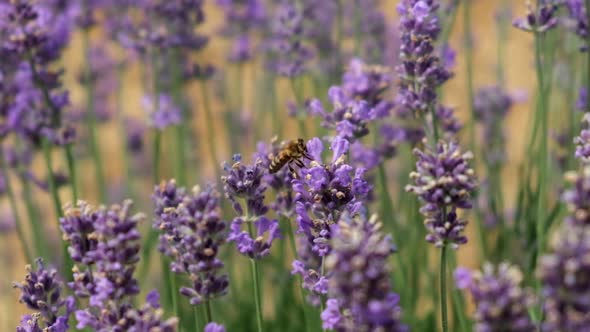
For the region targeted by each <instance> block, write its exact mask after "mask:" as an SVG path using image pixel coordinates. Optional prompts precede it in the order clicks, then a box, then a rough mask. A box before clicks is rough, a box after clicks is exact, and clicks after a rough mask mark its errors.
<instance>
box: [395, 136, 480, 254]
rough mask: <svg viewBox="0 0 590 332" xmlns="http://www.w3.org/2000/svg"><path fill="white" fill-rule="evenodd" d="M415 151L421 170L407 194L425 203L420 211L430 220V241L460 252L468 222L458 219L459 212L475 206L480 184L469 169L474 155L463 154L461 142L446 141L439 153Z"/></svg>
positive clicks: (426, 221)
mask: <svg viewBox="0 0 590 332" xmlns="http://www.w3.org/2000/svg"><path fill="white" fill-rule="evenodd" d="M414 152H415V154H416V156H417V157H418V160H417V161H416V168H417V170H416V171H415V172H412V173H411V174H410V178H412V179H414V185H407V186H406V191H408V192H412V193H415V194H416V195H417V196H418V197H419V198H420V200H421V201H422V202H423V203H424V205H423V206H422V208H421V209H420V212H421V213H422V214H423V215H424V216H425V217H426V219H425V221H424V224H425V226H426V228H427V229H428V232H429V234H428V235H427V236H426V240H427V241H428V242H430V243H433V244H434V245H435V246H437V247H442V246H444V245H446V244H450V245H451V246H452V247H453V248H455V249H457V248H458V247H459V245H461V244H465V243H466V242H467V237H465V235H464V234H463V231H464V229H465V226H466V225H467V221H466V220H462V219H460V218H459V217H458V215H457V209H470V208H471V207H472V202H471V192H472V191H473V190H474V189H475V187H476V185H477V183H476V178H475V174H474V171H473V169H472V168H471V167H470V166H469V160H470V159H472V158H473V155H472V154H471V153H470V152H465V153H462V152H461V150H460V148H459V145H458V144H457V143H454V142H451V143H446V142H444V141H440V142H439V143H438V144H437V146H436V151H432V150H430V149H426V151H424V152H423V151H420V150H418V149H415V150H414Z"/></svg>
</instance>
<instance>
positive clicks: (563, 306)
mask: <svg viewBox="0 0 590 332" xmlns="http://www.w3.org/2000/svg"><path fill="white" fill-rule="evenodd" d="M588 257H590V228H589V227H587V226H586V225H583V226H580V225H568V224H563V226H562V227H561V229H560V230H559V233H558V234H557V236H556V237H555V238H553V242H552V251H551V253H549V254H548V255H545V256H543V257H542V258H541V262H540V265H539V270H538V276H539V278H540V280H541V282H542V285H543V299H544V307H543V310H544V312H545V317H546V319H545V321H544V323H543V326H542V328H543V331H546V332H549V331H577V332H588V331H590V303H589V302H588V298H589V297H590V285H589V284H588V280H589V279H590V262H589V260H588Z"/></svg>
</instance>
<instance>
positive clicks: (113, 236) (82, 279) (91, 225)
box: [60, 201, 143, 308]
mask: <svg viewBox="0 0 590 332" xmlns="http://www.w3.org/2000/svg"><path fill="white" fill-rule="evenodd" d="M131 207H132V203H131V201H125V202H124V203H123V204H122V205H113V206H111V207H110V208H107V207H104V206H101V207H100V208H98V209H94V208H93V207H91V206H90V205H88V203H86V202H83V201H79V202H78V203H77V204H76V205H75V206H66V208H65V217H64V218H62V219H61V220H60V226H61V230H62V233H63V236H64V238H65V239H66V241H67V242H68V243H69V247H68V251H69V253H70V256H71V257H72V259H73V260H74V262H76V263H77V264H76V265H75V267H74V281H73V282H71V283H70V284H69V286H70V287H71V288H72V289H74V292H75V294H76V296H78V297H89V298H90V302H89V303H90V305H91V306H93V307H97V308H105V307H106V306H109V305H110V302H113V301H114V302H117V303H118V302H121V301H124V300H126V299H129V298H130V297H133V296H135V295H137V294H138V293H139V285H138V282H137V280H136V279H135V278H134V277H133V272H134V271H135V267H136V264H137V262H138V261H139V239H140V233H139V230H138V229H137V223H138V222H139V221H140V220H142V219H143V215H141V214H136V215H131ZM83 266H86V268H85V269H83V268H82V267H83ZM91 269H92V272H90V271H91Z"/></svg>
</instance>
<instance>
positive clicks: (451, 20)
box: [439, 0, 468, 45]
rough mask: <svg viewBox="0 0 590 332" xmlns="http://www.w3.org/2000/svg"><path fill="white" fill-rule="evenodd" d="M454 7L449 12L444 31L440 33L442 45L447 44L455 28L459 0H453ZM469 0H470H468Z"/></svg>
mask: <svg viewBox="0 0 590 332" xmlns="http://www.w3.org/2000/svg"><path fill="white" fill-rule="evenodd" d="M453 1H454V3H453V5H452V6H453V7H452V11H451V13H449V14H448V19H447V21H445V23H444V28H443V31H442V33H441V35H440V39H439V40H440V45H445V44H447V43H448V42H449V38H450V37H451V32H453V28H454V27H455V22H457V13H458V10H457V7H458V6H459V4H458V2H459V0H453ZM467 1H468V0H467Z"/></svg>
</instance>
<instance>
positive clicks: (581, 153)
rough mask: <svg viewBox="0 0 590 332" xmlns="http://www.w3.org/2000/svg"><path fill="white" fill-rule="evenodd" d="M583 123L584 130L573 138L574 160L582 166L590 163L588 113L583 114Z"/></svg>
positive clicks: (589, 115) (589, 114) (589, 121)
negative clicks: (574, 146)
mask: <svg viewBox="0 0 590 332" xmlns="http://www.w3.org/2000/svg"><path fill="white" fill-rule="evenodd" d="M583 122H584V123H585V125H584V126H585V127H586V128H585V129H582V131H580V136H577V137H575V138H574V143H575V144H576V154H575V156H576V158H577V159H578V160H579V161H581V162H582V163H583V164H588V163H590V129H589V128H588V125H590V113H586V114H584V119H583Z"/></svg>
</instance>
